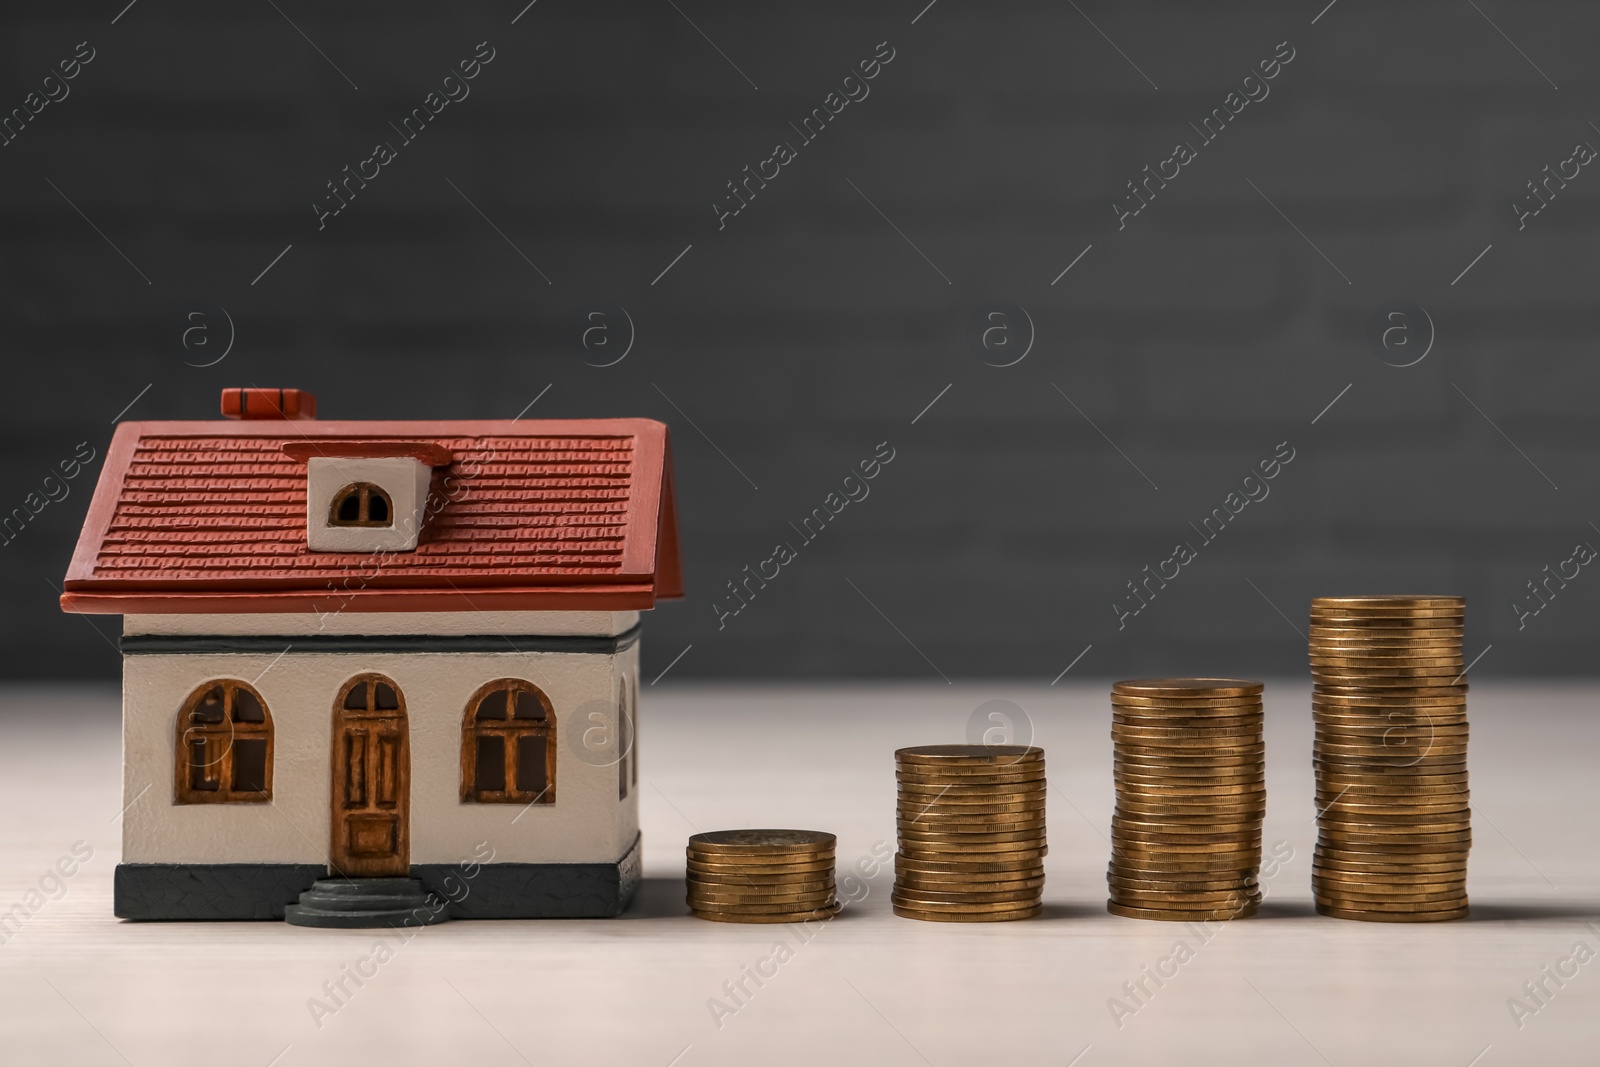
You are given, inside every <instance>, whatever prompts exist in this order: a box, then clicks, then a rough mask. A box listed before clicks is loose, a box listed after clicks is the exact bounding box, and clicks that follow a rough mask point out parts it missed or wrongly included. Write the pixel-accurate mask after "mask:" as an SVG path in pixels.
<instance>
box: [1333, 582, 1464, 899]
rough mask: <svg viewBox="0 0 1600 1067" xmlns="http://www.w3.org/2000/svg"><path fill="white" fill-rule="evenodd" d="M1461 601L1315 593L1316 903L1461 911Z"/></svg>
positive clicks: (1462, 795)
mask: <svg viewBox="0 0 1600 1067" xmlns="http://www.w3.org/2000/svg"><path fill="white" fill-rule="evenodd" d="M1465 618H1466V602H1465V600H1463V599H1462V598H1461V597H1456V596H1358V597H1316V598H1314V599H1313V600H1312V601H1311V634H1310V637H1311V676H1312V679H1313V681H1314V682H1315V685H1314V686H1313V691H1312V696H1311V706H1312V714H1313V716H1314V717H1315V720H1316V726H1317V733H1316V749H1315V762H1316V776H1317V795H1316V804H1317V849H1316V855H1315V858H1314V860H1313V863H1314V866H1313V867H1312V873H1311V879H1312V892H1313V895H1314V896H1315V899H1316V905H1317V911H1318V912H1320V913H1321V914H1323V915H1332V916H1336V917H1338V918H1341V919H1363V920H1366V921H1369V922H1437V921H1439V920H1443V919H1459V918H1461V917H1463V916H1464V915H1466V914H1467V851H1468V850H1469V849H1470V848H1471V845H1472V811H1471V807H1470V806H1469V797H1468V793H1467V696H1466V693H1467V686H1466V680H1465V676H1464V675H1463V673H1462V669H1463V668H1462V655H1461V633H1462V626H1463V623H1464V621H1465Z"/></svg>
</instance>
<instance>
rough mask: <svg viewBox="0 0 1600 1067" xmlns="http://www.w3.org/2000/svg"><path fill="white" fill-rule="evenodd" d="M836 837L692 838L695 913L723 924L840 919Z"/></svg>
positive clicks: (781, 833)
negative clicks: (835, 876)
mask: <svg viewBox="0 0 1600 1067" xmlns="http://www.w3.org/2000/svg"><path fill="white" fill-rule="evenodd" d="M834 844H835V842H834V836H833V835H832V834H827V833H823V832H821V831H819V830H716V831H713V832H711V833H706V834H695V835H694V836H693V837H691V838H689V848H688V863H689V867H688V882H689V910H690V911H692V912H693V913H694V914H695V915H696V916H698V917H699V918H702V919H710V920H712V921H713V922H722V923H787V922H800V921H803V920H805V919H814V918H828V917H831V916H833V915H835V914H837V912H838V910H839V905H838V901H837V899H836V898H835V895H834V881H833V866H834Z"/></svg>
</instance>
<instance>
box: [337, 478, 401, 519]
mask: <svg viewBox="0 0 1600 1067" xmlns="http://www.w3.org/2000/svg"><path fill="white" fill-rule="evenodd" d="M328 525H329V526H393V525H394V506H393V505H392V504H391V503H390V502H389V494H388V493H385V492H384V491H383V490H382V489H379V488H378V487H377V486H375V485H373V484H372V483H371V482H355V483H354V484H351V485H347V486H345V487H344V488H343V489H341V490H339V492H338V493H337V494H335V496H334V498H333V506H332V507H331V508H329V509H328Z"/></svg>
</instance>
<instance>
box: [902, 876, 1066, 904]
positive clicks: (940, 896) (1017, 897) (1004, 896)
mask: <svg viewBox="0 0 1600 1067" xmlns="http://www.w3.org/2000/svg"><path fill="white" fill-rule="evenodd" d="M1039 893H1040V890H1039V889H1037V888H1033V889H1000V890H991V891H987V892H986V891H980V890H977V889H973V890H965V889H957V890H939V889H923V888H913V887H911V886H906V885H902V884H901V883H900V882H896V883H895V886H894V888H893V889H892V890H890V892H889V899H890V900H892V901H894V902H895V903H896V904H909V905H911V906H912V907H916V906H917V905H919V904H922V905H927V904H1022V903H1024V902H1028V903H1033V902H1037V901H1038V899H1039Z"/></svg>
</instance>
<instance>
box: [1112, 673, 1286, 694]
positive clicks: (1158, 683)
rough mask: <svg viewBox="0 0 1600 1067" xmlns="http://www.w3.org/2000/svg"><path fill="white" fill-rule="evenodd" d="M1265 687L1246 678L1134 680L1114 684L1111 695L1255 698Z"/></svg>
mask: <svg viewBox="0 0 1600 1067" xmlns="http://www.w3.org/2000/svg"><path fill="white" fill-rule="evenodd" d="M1263 689H1265V686H1264V685H1262V683H1260V682H1257V681H1253V680H1250V679H1246V678H1133V679H1129V680H1126V681H1121V682H1114V683H1112V686H1111V692H1112V693H1113V694H1115V695H1118V696H1143V697H1171V696H1188V697H1197V696H1211V697H1223V696H1257V695H1259V694H1260V693H1261V692H1262V690H1263Z"/></svg>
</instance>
